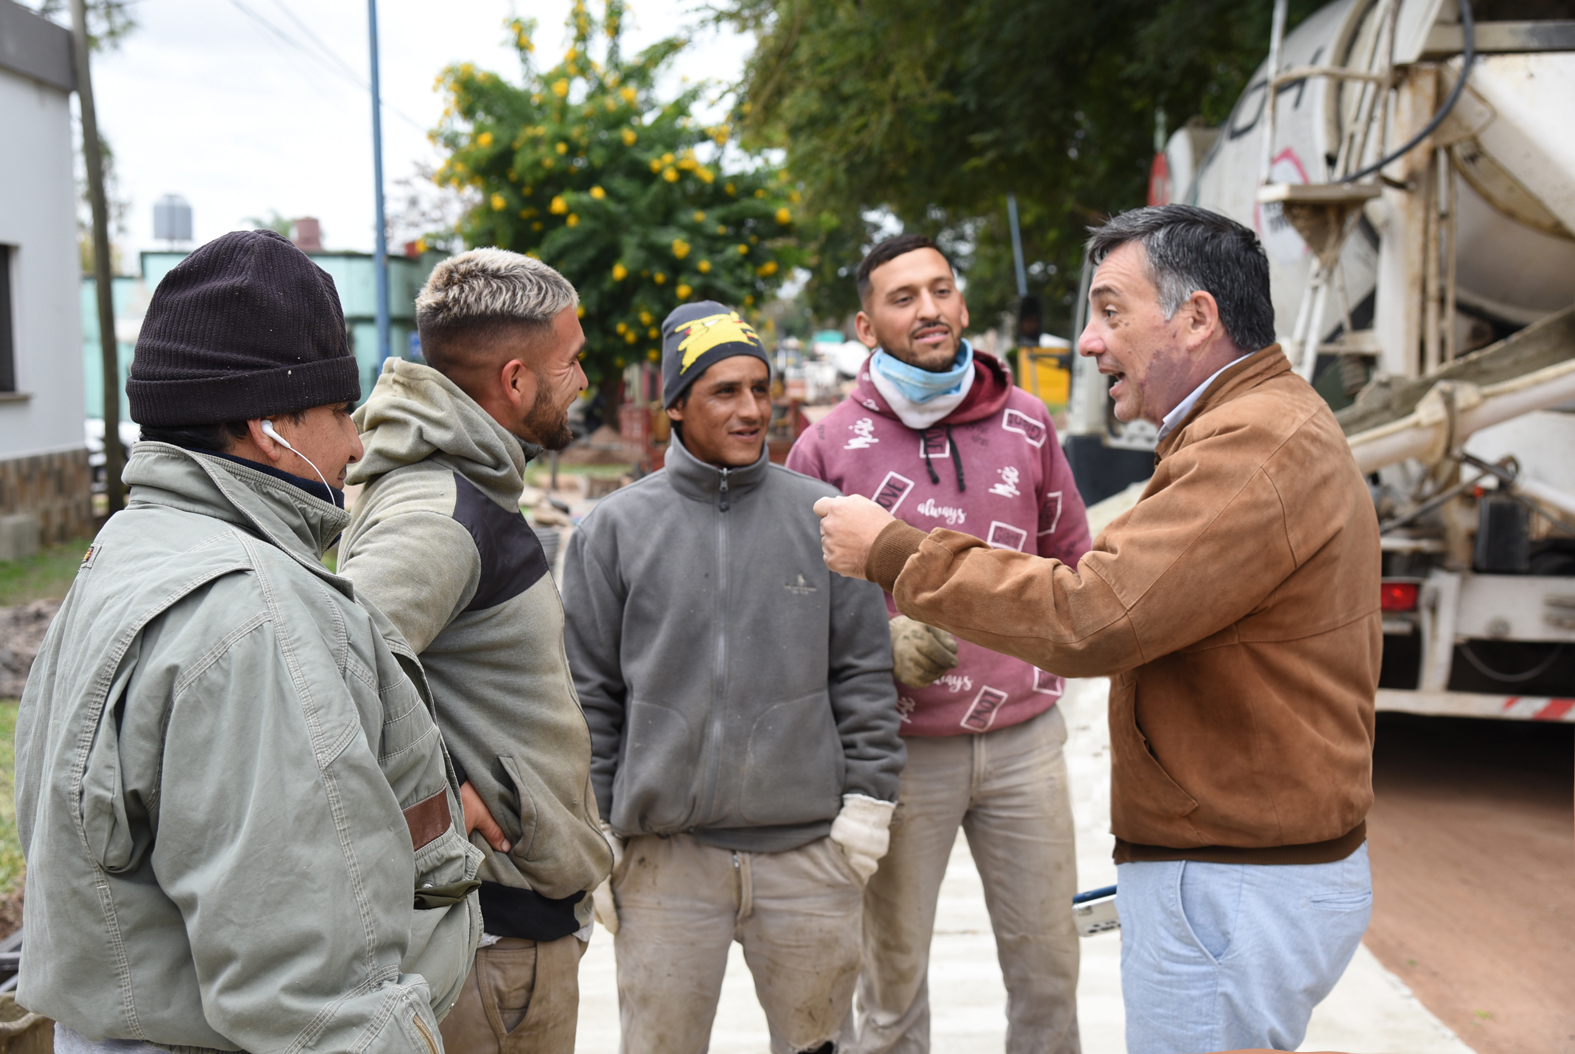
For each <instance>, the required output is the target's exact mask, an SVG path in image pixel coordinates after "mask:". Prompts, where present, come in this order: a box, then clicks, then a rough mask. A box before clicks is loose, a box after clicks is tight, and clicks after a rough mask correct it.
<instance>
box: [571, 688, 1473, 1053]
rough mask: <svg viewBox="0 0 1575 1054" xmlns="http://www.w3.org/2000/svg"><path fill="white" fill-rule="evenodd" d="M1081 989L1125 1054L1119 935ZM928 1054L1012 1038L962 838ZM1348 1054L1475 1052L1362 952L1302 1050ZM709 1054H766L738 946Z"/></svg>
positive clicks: (1099, 747)
mask: <svg viewBox="0 0 1575 1054" xmlns="http://www.w3.org/2000/svg"><path fill="white" fill-rule="evenodd" d="M1106 690H1107V682H1105V681H1103V680H1087V681H1072V682H1069V684H1068V691H1067V694H1066V696H1065V697H1064V698H1063V699H1062V701H1061V706H1062V713H1063V714H1064V716H1065V717H1066V723H1067V728H1068V740H1067V768H1068V770H1069V775H1070V778H1071V783H1072V795H1073V797H1072V811H1073V813H1074V815H1075V817H1076V820H1077V838H1078V847H1077V861H1078V885H1079V888H1081V889H1095V888H1097V887H1099V886H1108V885H1110V884H1112V883H1114V882H1115V880H1116V867H1115V864H1113V863H1112V862H1111V860H1110V850H1111V838H1110V834H1109V828H1110V744H1109V731H1108V728H1107V726H1106V723H1105V693H1106ZM1082 949H1083V960H1082V972H1081V978H1080V980H1079V983H1078V990H1077V1006H1078V1018H1079V1025H1080V1027H1081V1029H1082V1037H1083V1051H1084V1054H1125V1050H1126V1038H1125V1023H1124V1022H1125V1011H1124V1009H1123V1005H1122V1001H1121V940H1120V938H1119V936H1117V935H1116V934H1107V935H1104V936H1099V937H1090V938H1087V939H1085V940H1084V941H1083V942H1082ZM930 1005H931V1025H930V1036H931V1043H930V1046H931V1049H932V1050H934V1051H935V1052H936V1054H1000V1052H1001V1051H1002V1050H1003V1049H1004V1047H1005V1041H1006V1012H1005V1007H1006V989H1005V988H1004V987H1003V986H1002V983H1001V969H1000V965H999V964H998V963H997V961H996V957H995V938H994V937H993V936H992V934H991V931H990V917H989V914H988V912H986V910H985V906H984V892H983V887H982V885H981V884H980V881H979V874H978V872H977V871H976V870H975V869H974V866H973V859H972V857H970V856H969V855H968V847H967V840H966V839H965V838H963V837H962V836H961V835H959V837H958V839H957V844H956V846H955V847H954V848H953V850H952V858H951V863H950V865H949V866H948V868H947V871H946V881H945V883H944V884H943V885H942V887H941V898H940V905H939V909H938V911H937V914H936V924H935V938H934V941H933V943H932V944H931V957H930ZM576 1049H577V1050H578V1051H581V1052H583V1054H615V1052H616V1051H617V1049H618V988H617V979H616V976H615V966H614V961H613V942H612V940H611V939H610V938H609V937H608V935H607V933H606V932H605V931H598V932H597V933H596V935H595V937H594V938H593V939H592V940H591V946H590V948H588V949H587V950H586V953H585V958H584V959H583V960H581V963H580V1031H579V1040H578V1043H577V1044H576ZM1302 1049H1303V1050H1308V1051H1343V1052H1349V1054H1470V1048H1469V1047H1467V1046H1466V1045H1465V1044H1464V1043H1462V1042H1461V1041H1460V1039H1459V1038H1458V1037H1456V1036H1455V1035H1454V1033H1452V1032H1450V1031H1449V1029H1447V1028H1445V1027H1444V1025H1443V1024H1441V1023H1440V1022H1439V1020H1438V1019H1437V1018H1436V1017H1434V1016H1433V1015H1432V1014H1431V1013H1429V1012H1428V1010H1427V1009H1426V1008H1425V1007H1423V1006H1422V1004H1421V1003H1419V1002H1418V1001H1417V1000H1416V997H1415V996H1413V995H1412V994H1411V993H1410V992H1409V991H1408V990H1407V989H1406V987H1405V985H1403V984H1402V983H1400V981H1399V980H1398V979H1397V978H1396V977H1395V976H1394V975H1393V974H1391V973H1390V972H1389V971H1387V970H1385V969H1384V968H1383V967H1382V966H1381V965H1379V963H1378V960H1377V959H1375V958H1373V956H1372V954H1371V953H1370V952H1368V951H1367V949H1366V948H1365V947H1364V948H1361V949H1359V950H1358V951H1357V953H1356V958H1355V959H1354V960H1352V962H1351V966H1350V968H1349V969H1348V970H1347V971H1346V973H1345V976H1344V977H1343V978H1341V980H1340V983H1339V984H1338V985H1336V986H1335V989H1334V991H1333V992H1332V993H1330V995H1329V998H1328V999H1326V1000H1325V1001H1324V1003H1323V1005H1321V1006H1320V1007H1319V1008H1318V1009H1317V1011H1316V1012H1315V1013H1314V1014H1313V1019H1312V1024H1311V1026H1310V1027H1309V1028H1308V1031H1307V1041H1306V1042H1305V1043H1304V1044H1303V1045H1302ZM711 1050H712V1052H713V1054H767V1051H768V1044H767V1033H766V1021H765V1015H764V1014H763V1013H761V1010H760V1004H759V1002H758V1001H757V1000H756V998H755V990H754V982H753V980H752V979H751V977H750V975H749V969H748V967H746V966H745V965H744V957H743V952H742V950H741V949H740V948H739V946H738V945H736V944H735V945H734V946H733V949H732V953H731V954H730V955H729V957H728V964H727V976H726V979H725V980H724V981H723V984H722V999H721V1002H720V1005H719V1006H718V1007H717V1014H716V1025H715V1027H714V1028H713V1030H712V1034H711Z"/></svg>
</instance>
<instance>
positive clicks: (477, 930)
mask: <svg viewBox="0 0 1575 1054" xmlns="http://www.w3.org/2000/svg"><path fill="white" fill-rule="evenodd" d="M481 859H482V856H481V852H480V850H478V849H476V848H475V847H474V846H472V845H471V844H470V843H469V842H468V841H466V840H465V839H464V838H463V837H462V836H461V835H460V833H459V832H458V831H457V830H456V829H454V828H453V827H450V828H449V829H448V830H447V831H445V832H443V834H441V835H439V836H438V837H437V838H435V839H433V840H432V841H431V842H429V843H427V844H426V845H424V846H422V847H421V848H420V849H418V850H416V888H417V890H418V891H419V890H420V888H421V887H423V886H426V885H428V884H429V883H430V885H431V886H432V887H434V888H436V887H443V886H451V885H454V884H455V883H462V882H466V881H469V880H472V879H474V878H475V877H476V868H477V867H478V866H479V865H480V863H481ZM480 939H481V905H480V901H479V900H478V898H477V897H476V896H475V895H474V894H471V895H469V896H466V897H465V898H464V899H463V900H461V901H460V902H459V903H457V904H453V905H450V906H448V907H443V908H412V909H411V912H410V942H409V943H408V944H407V945H406V946H405V958H404V961H403V962H402V963H400V971H401V972H402V973H407V974H420V975H421V976H422V977H423V978H425V979H426V982H427V987H428V988H429V989H430V990H431V992H432V997H433V1002H432V1005H433V1006H439V1007H442V1006H447V1005H448V1004H449V1003H450V1002H452V1001H453V1000H454V998H455V997H457V996H458V995H459V989H460V986H461V985H463V984H464V983H465V977H466V975H467V974H468V973H469V972H470V959H471V956H472V955H474V954H475V950H476V942H477V941H479V940H480Z"/></svg>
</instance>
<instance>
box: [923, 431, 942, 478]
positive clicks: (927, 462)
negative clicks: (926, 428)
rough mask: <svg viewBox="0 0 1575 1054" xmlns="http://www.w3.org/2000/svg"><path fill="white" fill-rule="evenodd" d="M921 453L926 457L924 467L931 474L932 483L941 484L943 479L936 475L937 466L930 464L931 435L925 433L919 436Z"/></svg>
mask: <svg viewBox="0 0 1575 1054" xmlns="http://www.w3.org/2000/svg"><path fill="white" fill-rule="evenodd" d="M919 451H920V452H921V453H922V454H923V455H924V467H925V469H926V470H927V471H928V472H929V473H930V482H931V483H939V482H940V481H941V477H939V476H937V475H936V474H935V466H934V465H932V464H930V433H928V432H924V433H922V434H921V435H920V436H919Z"/></svg>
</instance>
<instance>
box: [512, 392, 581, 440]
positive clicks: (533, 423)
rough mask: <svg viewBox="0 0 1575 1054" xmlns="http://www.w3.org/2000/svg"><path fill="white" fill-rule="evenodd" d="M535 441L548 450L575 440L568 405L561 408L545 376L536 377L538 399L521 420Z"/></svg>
mask: <svg viewBox="0 0 1575 1054" xmlns="http://www.w3.org/2000/svg"><path fill="white" fill-rule="evenodd" d="M521 424H522V426H523V427H524V429H525V431H526V432H528V433H530V435H531V437H532V438H533V439H534V441H535V442H536V443H538V444H540V445H541V446H542V447H544V448H545V449H547V450H562V449H564V448H565V447H567V446H568V445H569V444H570V443H572V442H574V432H573V430H571V429H570V428H569V411H568V408H567V407H564V408H562V409H559V407H558V406H557V404H556V403H554V402H553V393H552V389H551V388H550V386H549V385H548V384H547V379H546V378H545V377H541V376H537V378H536V400H535V402H533V403H531V407H530V412H529V413H527V414H526V415H525V420H524V421H523V422H521Z"/></svg>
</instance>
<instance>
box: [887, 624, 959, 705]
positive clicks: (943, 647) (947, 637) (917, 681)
mask: <svg viewBox="0 0 1575 1054" xmlns="http://www.w3.org/2000/svg"><path fill="white" fill-rule="evenodd" d="M956 665H957V638H956V637H953V636H952V635H951V634H950V633H947V632H946V631H945V630H943V629H936V628H935V627H934V626H927V625H925V624H924V623H922V622H919V621H917V620H915V619H911V618H909V617H908V616H907V615H894V616H892V620H891V666H892V674H893V675H894V676H895V677H896V678H897V680H899V681H901V682H902V683H903V684H906V685H911V686H913V687H914V688H924V687H927V686H929V685H931V684H934V683H935V679H936V678H937V677H939V676H940V675H941V674H943V673H945V672H946V671H947V670H950V669H951V668H952V667H954V666H956Z"/></svg>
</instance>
